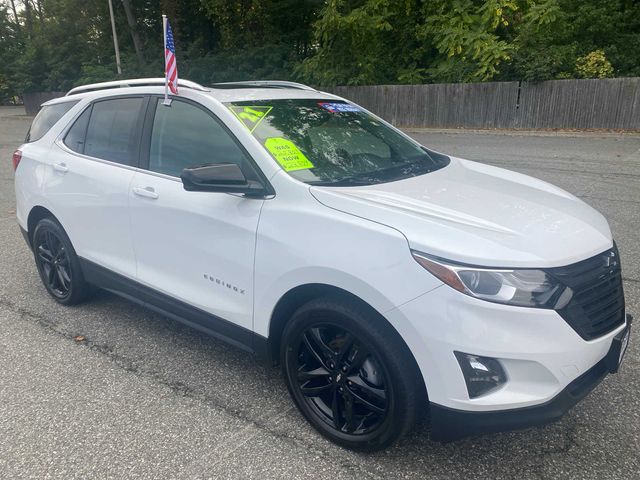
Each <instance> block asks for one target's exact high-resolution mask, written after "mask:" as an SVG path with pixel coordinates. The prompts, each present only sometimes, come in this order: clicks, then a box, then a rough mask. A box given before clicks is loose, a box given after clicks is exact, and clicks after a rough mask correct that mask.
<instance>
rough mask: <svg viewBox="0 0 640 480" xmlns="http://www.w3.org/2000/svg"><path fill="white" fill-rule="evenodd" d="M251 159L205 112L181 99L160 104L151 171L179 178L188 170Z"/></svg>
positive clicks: (155, 121)
mask: <svg viewBox="0 0 640 480" xmlns="http://www.w3.org/2000/svg"><path fill="white" fill-rule="evenodd" d="M246 162H247V158H246V156H245V154H244V152H243V151H242V150H241V149H240V147H239V146H238V145H237V144H236V142H235V141H234V140H233V138H231V136H230V135H229V133H227V131H226V130H225V129H224V128H223V126H222V125H221V124H220V123H219V122H218V121H217V120H216V119H214V118H213V117H212V116H211V115H209V114H208V113H207V112H205V111H204V110H203V109H201V108H199V107H196V106H194V105H191V104H189V103H186V102H181V101H179V100H173V102H172V103H171V106H170V107H167V106H165V105H163V104H162V103H161V102H158V103H157V105H156V112H155V117H154V121H153V131H152V133H151V148H150V152H149V170H151V171H153V172H158V173H164V174H166V175H171V176H174V177H179V176H180V174H181V173H182V170H183V169H184V168H187V167H195V166H199V165H207V164H213V163H235V164H237V165H239V166H240V168H241V169H242V170H243V171H245V172H247V168H246Z"/></svg>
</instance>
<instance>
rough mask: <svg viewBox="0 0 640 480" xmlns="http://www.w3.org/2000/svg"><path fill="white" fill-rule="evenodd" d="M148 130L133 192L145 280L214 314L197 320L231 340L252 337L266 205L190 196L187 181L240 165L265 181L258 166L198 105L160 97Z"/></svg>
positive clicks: (226, 197) (136, 240) (140, 270)
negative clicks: (201, 170)
mask: <svg viewBox="0 0 640 480" xmlns="http://www.w3.org/2000/svg"><path fill="white" fill-rule="evenodd" d="M147 130H148V131H147ZM145 131H146V132H145V138H146V139H147V140H146V141H147V143H148V147H146V148H145V153H146V156H147V159H146V162H144V163H146V164H143V167H144V169H141V170H140V171H138V172H137V173H136V174H135V176H134V179H133V182H132V184H131V189H130V202H131V210H130V211H131V223H132V231H133V241H134V245H135V252H136V260H137V265H138V281H139V282H141V283H143V284H144V285H147V286H149V287H152V288H154V289H155V290H158V291H160V292H161V293H163V294H165V295H166V296H169V297H171V298H173V299H175V300H178V301H179V302H184V303H187V304H188V305H189V306H192V307H196V308H197V310H199V311H201V312H204V313H206V314H209V315H204V316H199V315H195V317H197V318H199V319H200V320H198V321H199V322H201V323H204V324H205V325H204V326H205V327H207V328H211V329H214V330H217V331H219V332H220V331H222V333H223V335H225V336H227V337H229V338H233V337H234V332H235V333H237V329H236V328H234V327H240V329H243V331H247V332H248V331H249V330H250V329H251V328H252V313H253V312H252V309H253V259H254V252H255V242H256V230H257V225H258V219H259V216H260V209H261V207H262V204H263V202H264V200H263V199H255V198H254V199H251V198H246V197H243V196H241V195H234V194H227V193H213V192H187V191H186V190H185V189H184V188H183V185H182V182H181V180H180V178H179V176H180V174H181V172H182V170H183V169H184V168H186V167H189V166H198V165H206V164H213V163H221V162H234V163H237V164H238V165H239V166H240V168H241V169H242V170H243V172H244V174H245V176H247V178H249V179H257V178H258V176H259V174H258V173H257V172H258V171H257V167H255V166H254V165H253V162H252V161H251V159H250V158H249V156H248V154H247V153H246V151H245V150H244V148H243V147H242V146H241V145H240V144H239V142H238V141H237V140H236V139H235V137H234V136H232V134H231V133H230V132H229V131H228V129H227V128H226V127H225V126H224V125H223V124H222V122H221V121H220V120H218V118H217V117H216V116H215V115H213V113H212V112H211V111H209V110H207V109H206V108H204V107H202V106H200V105H198V104H196V103H194V102H188V101H186V100H180V99H174V100H173V101H172V103H171V106H165V105H163V104H162V102H161V101H160V100H159V99H157V98H153V99H152V100H151V103H150V105H149V113H148V116H147V120H146V122H145ZM180 308H181V307H180ZM195 313H198V312H195ZM210 314H212V315H213V316H212V315H210ZM223 319H224V320H223ZM225 320H226V321H225Z"/></svg>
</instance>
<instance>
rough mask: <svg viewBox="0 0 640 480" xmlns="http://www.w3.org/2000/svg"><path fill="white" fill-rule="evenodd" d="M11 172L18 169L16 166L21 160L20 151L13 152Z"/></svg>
mask: <svg viewBox="0 0 640 480" xmlns="http://www.w3.org/2000/svg"><path fill="white" fill-rule="evenodd" d="M12 160H13V171H14V172H15V170H16V168H18V164H19V163H20V160H22V152H21V151H20V150H16V151H15V152H13V158H12Z"/></svg>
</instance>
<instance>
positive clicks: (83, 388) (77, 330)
mask: <svg viewBox="0 0 640 480" xmlns="http://www.w3.org/2000/svg"><path fill="white" fill-rule="evenodd" d="M29 121H30V119H28V118H26V117H24V116H23V115H22V111H21V110H20V109H12V108H1V109H0V158H2V159H4V161H2V162H0V245H1V246H2V249H1V252H2V255H1V257H0V285H2V288H1V290H0V478H64V479H71V478H83V479H84V478H189V479H193V478H242V479H246V478H261V479H267V478H284V477H289V478H319V477H325V478H358V479H365V478H376V479H387V478H416V479H427V478H428V479H436V478H438V479H458V478H460V479H467V478H474V479H484V478H486V479H507V478H519V479H529V478H535V479H539V478H549V479H551V478H553V479H556V478H567V479H576V478H593V479H607V478H611V479H632V478H640V474H638V472H639V471H640V414H639V413H638V412H639V411H640V398H639V397H638V395H637V392H638V391H640V374H639V373H638V370H637V368H638V367H639V366H640V365H639V363H640V345H639V343H638V342H640V340H638V339H637V334H635V332H634V335H633V337H634V338H632V341H631V346H630V347H629V348H630V349H629V351H628V353H627V358H626V361H625V365H624V366H623V368H622V370H621V372H620V373H619V374H618V375H615V376H610V377H609V378H607V379H606V380H605V381H604V383H603V384H601V385H600V386H599V387H598V388H597V389H596V390H595V391H594V392H593V393H592V394H591V395H590V396H588V397H587V398H586V399H585V400H584V401H583V402H581V403H580V404H579V405H577V406H576V407H575V408H574V409H573V410H572V411H571V412H570V413H569V414H568V415H567V416H566V417H565V418H563V419H562V420H561V421H560V422H558V423H555V424H553V425H549V426H546V427H541V428H532V429H529V430H526V431H522V432H512V433H504V434H496V435H489V436H484V437H478V438H472V439H466V440H463V441H460V442H457V443H452V444H445V445H442V444H438V443H434V442H431V441H430V440H429V439H428V436H427V434H426V432H425V431H423V430H422V431H417V432H415V433H413V434H412V435H411V436H409V437H408V438H406V439H405V440H404V441H402V442H401V443H400V444H398V445H397V446H396V447H394V448H392V449H390V450H388V451H385V452H382V453H377V454H374V455H365V454H355V453H351V452H349V451H345V450H343V449H340V448H338V447H335V446H333V445H332V444H330V443H328V442H326V441H325V440H323V439H322V438H320V437H319V436H318V435H317V434H316V433H315V432H314V431H313V430H312V429H311V428H310V427H309V426H307V424H306V422H305V421H304V420H303V419H302V418H301V416H300V415H299V414H298V413H297V411H296V410H295V408H294V407H293V405H292V403H291V401H290V400H289V398H288V396H287V394H286V390H285V386H284V384H283V382H282V380H281V378H280V375H279V372H278V371H277V370H275V369H269V368H266V367H264V366H261V365H259V364H257V363H256V362H254V361H253V359H252V358H250V357H249V356H247V355H246V354H244V353H242V352H240V351H238V350H236V349H234V348H232V347H228V346H226V345H224V344H223V343H221V342H218V341H216V340H214V339H211V338H208V337H204V336H202V335H201V334H199V333H198V332H195V331H193V330H190V329H189V328H186V327H184V326H182V325H180V324H178V323H176V322H173V321H171V320H168V319H166V318H163V317H161V316H159V315H156V314H154V313H152V312H150V311H147V310H144V309H142V308H140V307H138V306H136V305H133V304H131V303H129V302H127V301H125V300H122V299H119V298H117V297H115V296H112V295H110V294H107V293H101V294H99V295H98V296H97V298H96V299H95V300H94V301H92V302H91V303H88V304H86V305H83V306H81V307H74V308H64V307H61V306H59V305H57V304H56V303H55V302H54V301H53V300H51V299H50V298H49V297H48V296H47V295H46V293H45V291H44V289H43V287H42V286H41V285H40V282H39V279H38V277H37V273H36V269H35V267H34V264H33V260H32V258H31V255H30V252H29V251H28V249H27V247H26V245H25V244H24V241H23V239H22V237H21V235H20V232H19V229H18V227H17V225H16V222H15V203H14V193H13V172H12V169H11V166H10V160H9V159H10V157H11V153H12V151H13V150H14V149H15V148H16V147H17V146H18V145H19V144H20V143H21V141H22V139H23V138H24V134H25V132H26V130H27V128H28V125H29ZM409 133H410V134H411V135H413V136H414V137H416V138H418V139H419V140H420V141H422V142H423V143H424V144H426V145H429V146H431V147H432V148H434V149H436V150H440V151H443V152H446V153H450V154H453V155H458V156H462V157H466V158H469V159H473V160H479V161H482V162H487V163H490V164H493V165H498V166H503V167H508V168H511V169H514V170H517V171H520V172H523V173H526V174H529V175H533V176H536V177H539V178H542V179H544V180H547V181H550V182H553V183H555V184H557V185H559V186H561V187H563V188H565V189H567V190H568V191H570V192H572V193H573V194H575V195H577V196H579V197H581V198H583V199H585V201H587V202H588V203H590V204H591V205H593V206H594V207H596V208H597V209H599V210H600V211H602V212H603V213H604V214H605V215H606V216H607V218H608V219H609V221H610V222H611V226H612V228H613V231H614V233H615V236H616V239H617V242H618V245H619V247H620V250H621V256H622V261H623V268H624V278H625V289H626V295H627V304H628V308H629V310H630V311H631V312H635V313H636V316H639V315H638V314H640V242H639V241H638V231H639V230H640V136H635V135H618V136H617V135H601V136H598V135H595V134H590V135H562V136H554V135H544V136H537V135H529V134H528V135H519V134H509V135H504V134H501V133H487V132H482V133H480V132H464V131H459V132H451V131H437V132H435V131H424V130H422V131H420V130H411V131H410V132H409ZM639 317H640V316H639ZM78 335H81V336H83V337H84V340H81V341H77V340H78V337H77V336H78Z"/></svg>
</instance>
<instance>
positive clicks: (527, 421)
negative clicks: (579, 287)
mask: <svg viewBox="0 0 640 480" xmlns="http://www.w3.org/2000/svg"><path fill="white" fill-rule="evenodd" d="M626 318H627V327H626V328H625V330H623V331H622V332H621V334H619V335H618V336H616V338H615V339H614V341H613V342H612V345H611V348H610V349H609V352H608V353H607V355H606V356H605V357H604V358H603V359H602V360H600V361H599V362H598V363H596V364H595V365H594V366H593V367H591V368H590V369H589V370H588V371H587V372H585V373H583V374H582V375H580V376H579V377H578V378H576V379H575V380H574V381H572V382H571V383H570V384H569V385H567V386H566V387H565V388H564V390H562V391H561V392H560V393H559V394H558V395H556V396H555V397H554V398H553V399H552V400H550V401H548V402H546V403H544V404H542V405H536V406H531V407H524V408H516V409H511V410H501V411H491V412H470V411H464V410H455V409H452V408H447V407H443V406H441V405H438V404H435V403H431V404H430V420H431V422H430V423H431V435H430V436H431V439H432V440H435V441H440V442H451V441H454V440H459V439H461V438H464V437H468V436H472V435H478V434H487V433H495V432H504V431H509V430H518V429H521V428H526V427H531V426H535V425H544V424H547V423H551V422H554V421H556V420H559V419H560V418H561V417H562V416H563V415H564V414H565V413H567V411H569V409H570V408H571V407H573V406H574V405H575V404H576V403H578V402H579V401H580V400H582V399H583V398H584V397H586V396H587V395H588V394H589V393H590V392H591V391H592V390H593V389H594V388H595V387H596V386H597V385H598V384H599V383H600V382H601V381H602V380H603V379H604V378H605V377H606V376H607V375H608V374H609V373H616V372H617V371H618V366H619V364H620V361H619V360H620V356H621V353H624V352H621V350H620V349H621V348H622V347H623V344H622V339H623V337H624V335H623V334H624V333H625V332H626V331H627V329H629V328H630V327H631V323H632V317H631V315H628V314H627V317H626Z"/></svg>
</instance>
